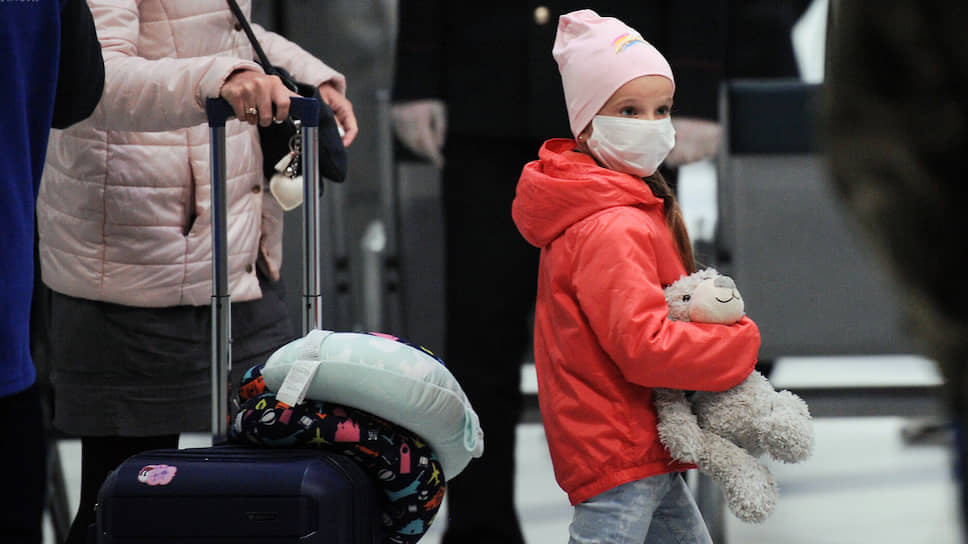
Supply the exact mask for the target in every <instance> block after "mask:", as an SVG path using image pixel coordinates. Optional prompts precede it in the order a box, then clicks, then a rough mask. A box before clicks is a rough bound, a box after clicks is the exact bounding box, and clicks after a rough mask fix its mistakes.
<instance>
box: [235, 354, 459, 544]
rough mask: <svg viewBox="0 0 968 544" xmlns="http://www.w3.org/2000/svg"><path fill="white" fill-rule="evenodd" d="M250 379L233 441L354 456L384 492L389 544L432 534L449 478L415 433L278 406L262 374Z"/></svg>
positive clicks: (408, 543) (339, 409) (332, 412)
mask: <svg viewBox="0 0 968 544" xmlns="http://www.w3.org/2000/svg"><path fill="white" fill-rule="evenodd" d="M261 369H262V365H259V366H256V367H253V368H251V369H250V370H249V371H248V372H246V374H245V376H244V377H243V379H242V384H241V386H240V387H239V397H240V400H241V402H242V406H241V409H240V410H239V412H238V413H237V414H236V416H235V419H234V422H233V424H232V426H231V429H230V431H229V437H230V439H231V440H232V441H235V442H241V443H247V444H254V445H258V446H268V447H310V448H321V449H325V450H327V451H332V452H336V453H341V454H344V455H347V456H349V457H350V458H352V459H353V460H355V461H356V462H357V463H359V464H360V466H361V467H363V469H364V470H365V471H366V472H367V473H368V474H370V475H371V476H372V477H373V478H374V479H375V480H376V481H377V482H379V484H380V485H381V486H382V489H383V492H384V495H385V496H386V499H387V502H386V504H385V505H384V508H383V525H384V527H385V528H386V531H387V537H386V539H385V540H384V542H385V543H386V544H413V543H415V542H417V541H418V540H420V538H421V537H422V536H423V535H424V533H426V532H427V529H428V528H429V527H430V524H431V523H432V522H433V520H434V517H435V516H436V515H437V511H438V510H439V509H440V506H441V504H442V503H443V498H444V491H445V485H444V477H443V474H442V472H441V467H440V463H439V462H438V460H437V458H436V457H435V456H434V453H433V451H432V450H431V449H430V446H429V445H427V443H425V442H424V441H423V440H421V439H420V438H419V437H417V436H416V435H414V434H413V433H411V432H409V431H407V430H406V429H403V428H402V427H399V426H397V425H394V424H392V423H390V422H388V421H386V420H383V419H381V418H378V417H376V416H374V415H372V414H368V413H366V412H364V411H362V410H357V409H355V408H351V407H348V406H342V405H339V404H334V403H329V402H322V401H317V400H309V399H307V400H306V401H304V402H302V403H300V404H298V405H296V406H288V405H286V404H284V403H282V402H279V401H277V400H276V397H275V393H273V392H272V391H269V390H268V389H267V388H266V386H265V381H264V380H263V378H262V374H261Z"/></svg>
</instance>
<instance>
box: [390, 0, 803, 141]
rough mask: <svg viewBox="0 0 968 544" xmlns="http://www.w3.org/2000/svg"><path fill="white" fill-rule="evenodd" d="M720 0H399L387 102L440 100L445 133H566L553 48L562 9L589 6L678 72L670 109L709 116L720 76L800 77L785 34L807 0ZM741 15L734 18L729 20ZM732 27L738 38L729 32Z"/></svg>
mask: <svg viewBox="0 0 968 544" xmlns="http://www.w3.org/2000/svg"><path fill="white" fill-rule="evenodd" d="M728 4H729V2H727V0H695V1H690V2H681V1H674V0H667V1H658V0H656V1H653V2H648V1H645V2H643V1H642V0H638V1H633V0H591V1H589V0H585V1H575V0H570V1H550V2H536V1H525V0H498V1H492V2H472V3H463V2H449V1H444V0H401V1H400V3H399V30H398V37H397V53H396V70H395V78H394V100H395V101H404V100H411V99H418V98H431V97H432V98H440V99H443V100H444V101H445V102H446V103H447V106H448V123H449V126H450V129H451V131H452V132H454V133H458V134H470V135H477V136H492V137H498V136H499V137H504V138H507V137H508V136H513V135H516V136H519V137H520V138H521V139H528V140H535V141H540V140H544V139H547V138H550V137H556V136H569V135H570V131H569V129H568V116H567V112H566V110H565V103H564V95H563V93H562V88H561V78H560V76H559V75H558V66H557V64H556V63H555V61H554V59H553V58H552V56H551V48H552V45H553V44H554V39H555V33H556V30H557V26H558V17H559V16H560V15H562V14H564V13H567V12H570V11H573V10H576V9H583V8H590V9H594V10H595V11H596V12H598V14H599V15H603V16H614V17H617V18H619V19H621V20H622V21H623V22H625V23H626V24H628V25H629V26H631V27H633V28H635V29H636V30H638V31H639V32H640V33H641V34H642V36H643V37H644V38H645V39H646V40H648V41H649V42H651V43H653V44H654V45H655V46H656V47H657V48H658V49H659V50H660V51H661V52H662V53H663V55H665V56H666V58H667V59H668V60H669V63H670V64H671V66H672V70H673V73H674V75H675V78H676V106H675V109H674V113H678V114H679V115H683V116H686V115H688V116H694V117H703V118H707V119H715V118H716V112H717V99H716V97H717V93H718V86H719V82H720V80H721V79H722V78H723V77H725V76H726V75H729V74H730V73H736V74H738V75H742V76H743V77H748V76H750V75H757V74H762V75H777V76H779V75H794V74H795V73H796V71H795V65H794V60H793V50H792V45H791V44H790V40H789V32H790V28H791V27H792V24H793V22H794V21H796V18H797V17H799V15H800V13H801V12H802V10H803V7H804V5H805V4H806V2H805V1H803V0H789V1H787V2H776V1H763V0H760V1H751V0H746V1H743V2H735V4H736V5H737V6H741V8H740V7H736V8H732V9H731V8H729V7H728ZM745 14H750V16H749V17H746V15H745ZM744 17H745V18H746V20H745V21H744V22H743V23H742V24H739V23H735V24H733V23H732V21H733V20H737V19H741V18H744ZM732 27H735V28H737V32H736V33H734V34H730V33H729V32H728V30H729V28H732ZM727 44H732V46H731V47H727ZM727 53H734V54H727ZM791 71H792V74H791V73H790V72H791ZM781 72H782V73H781Z"/></svg>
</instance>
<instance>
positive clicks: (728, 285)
mask: <svg viewBox="0 0 968 544" xmlns="http://www.w3.org/2000/svg"><path fill="white" fill-rule="evenodd" d="M713 285H714V286H715V287H721V288H724V289H736V282H734V281H733V278H731V277H729V276H719V277H717V278H716V279H714V280H713Z"/></svg>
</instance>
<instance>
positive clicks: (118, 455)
mask: <svg viewBox="0 0 968 544" xmlns="http://www.w3.org/2000/svg"><path fill="white" fill-rule="evenodd" d="M177 447H178V435H177V434H172V435H164V436H145V437H127V436H85V437H81V499H80V505H79V506H78V508H77V516H76V517H75V518H74V523H72V524H71V531H70V533H69V534H68V536H67V541H66V544H93V543H88V542H87V535H88V526H89V525H91V524H92V523H94V522H95V521H96V518H95V511H94V506H95V505H96V504H97V494H98V491H100V489H101V484H103V483H104V479H105V478H107V477H108V474H110V473H111V471H112V470H114V469H115V468H117V467H118V465H120V464H121V462H122V461H124V460H125V459H127V458H128V457H131V456H132V455H134V454H136V453H141V452H143V451H147V450H154V449H163V448H177Z"/></svg>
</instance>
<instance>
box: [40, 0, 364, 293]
mask: <svg viewBox="0 0 968 544" xmlns="http://www.w3.org/2000/svg"><path fill="white" fill-rule="evenodd" d="M88 3H89V4H90V6H91V10H92V12H93V14H94V19H95V22H96V25H97V32H98V38H99V39H100V41H101V46H102V48H103V54H104V64H105V86H104V94H103V97H102V98H101V103H100V104H99V105H98V107H97V110H96V111H95V112H94V114H93V115H92V116H91V117H90V118H89V119H88V120H86V121H84V122H83V123H80V124H78V125H75V126H73V127H71V128H70V129H67V130H64V131H58V130H55V131H53V133H52V134H51V138H50V146H49V150H48V154H47V163H46V166H45V170H44V177H43V183H42V187H41V191H40V197H39V200H38V205H37V217H38V225H39V232H40V254H41V266H42V273H43V279H44V282H45V283H46V284H47V285H48V286H50V287H51V288H52V289H54V290H55V291H58V292H61V293H64V294H67V295H71V296H75V297H81V298H86V299H91V300H101V301H107V302H113V303H118V304H125V305H130V306H154V307H160V306H175V305H203V304H208V303H209V300H210V296H211V276H212V273H211V246H212V244H211V218H210V200H209V194H210V186H209V176H210V173H209V159H208V155H209V136H208V128H207V124H206V119H205V111H204V104H205V99H206V98H207V97H215V96H218V94H219V90H220V89H221V87H222V84H223V82H224V81H225V79H226V78H227V77H228V76H229V74H231V73H232V72H233V71H235V70H240V69H242V70H260V71H261V68H259V66H258V65H257V64H255V63H254V62H252V61H251V59H253V58H254V55H253V53H252V48H251V46H250V44H249V42H248V40H247V39H246V37H245V33H244V32H241V31H240V30H239V27H237V26H236V21H235V19H234V17H233V16H232V13H231V12H230V11H229V9H228V6H227V3H226V2H225V0H191V1H187V0H88ZM239 4H240V5H241V7H242V9H243V10H244V11H245V12H246V13H249V8H250V3H249V1H248V0H240V2H239ZM253 27H254V30H255V32H256V35H257V36H258V38H259V41H260V42H261V43H262V45H263V48H264V49H265V50H266V53H267V55H268V56H269V58H270V59H272V60H273V62H276V63H278V64H280V65H282V66H284V67H285V68H287V69H288V70H289V71H290V72H291V73H292V74H293V75H294V76H295V77H296V78H297V79H300V80H302V81H306V82H308V83H313V84H316V85H319V84H321V83H323V82H325V81H331V82H332V83H333V84H335V85H336V86H337V88H338V89H340V90H341V91H343V92H345V88H346V83H345V79H344V78H343V76H342V75H340V74H339V73H337V72H336V71H334V70H333V69H332V68H330V67H328V66H326V65H325V64H323V63H322V62H320V61H319V60H317V59H316V58H314V57H313V56H312V55H310V54H309V53H308V52H306V51H305V50H303V49H301V48H299V47H298V46H296V45H295V44H293V43H291V42H289V41H287V40H285V39H284V38H282V37H281V36H278V35H276V34H273V33H271V32H268V31H266V30H264V29H262V28H260V27H258V25H253ZM226 139H227V145H228V150H227V154H226V156H227V178H228V190H227V198H228V201H229V205H228V214H229V217H228V222H229V229H228V236H229V282H230V288H231V294H232V298H233V300H236V301H243V300H251V299H255V298H259V297H260V296H261V292H260V290H259V285H258V280H257V278H256V274H255V268H256V266H257V265H258V266H263V267H265V268H264V269H265V270H266V271H267V273H268V274H269V275H270V276H271V277H273V278H277V277H278V275H279V267H280V266H281V261H282V214H283V212H282V210H281V208H279V206H278V205H277V204H276V202H275V200H273V198H272V196H271V195H269V194H268V192H267V191H265V190H263V184H264V179H263V176H262V168H261V165H262V154H261V151H260V148H259V140H258V131H257V130H256V128H255V127H254V126H251V125H247V124H244V123H241V122H239V121H236V120H232V121H229V122H228V123H227V124H226Z"/></svg>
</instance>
